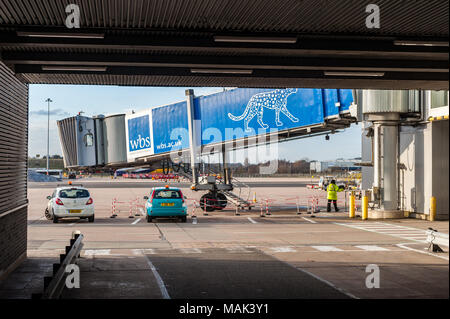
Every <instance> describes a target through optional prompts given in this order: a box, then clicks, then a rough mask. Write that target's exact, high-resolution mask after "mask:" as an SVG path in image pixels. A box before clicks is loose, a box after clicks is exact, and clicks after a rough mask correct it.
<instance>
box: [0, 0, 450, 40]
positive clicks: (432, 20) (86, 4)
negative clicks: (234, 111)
mask: <svg viewBox="0 0 450 319" xmlns="http://www.w3.org/2000/svg"><path fill="white" fill-rule="evenodd" d="M70 3H74V4H78V5H79V6H80V9H81V27H82V28H105V29H111V28H142V29H166V30H185V31H188V30H203V31H205V30H209V31H230V30H233V31H247V32H285V33H289V32H292V33H351V34H361V35H373V34H383V35H402V36H415V35H421V36H424V35H426V36H445V35H448V9H449V7H448V1H445V0H414V1H392V0H378V1H376V4H377V5H378V6H379V7H380V12H381V17H382V25H383V27H382V28H380V29H368V28H366V27H365V23H364V21H365V18H366V16H367V13H366V12H365V7H366V5H367V4H369V2H368V1H359V0H327V1H320V0H315V1H299V0H251V1H235V0H222V1H217V0H185V1H179V0H157V1H146V0H97V1H91V0H39V1H35V0H14V1H8V0H0V24H1V25H15V26H18V25H21V26H33V25H34V26H36V25H39V26H63V25H64V21H65V19H66V14H65V7H66V6H67V5H68V4H70Z"/></svg>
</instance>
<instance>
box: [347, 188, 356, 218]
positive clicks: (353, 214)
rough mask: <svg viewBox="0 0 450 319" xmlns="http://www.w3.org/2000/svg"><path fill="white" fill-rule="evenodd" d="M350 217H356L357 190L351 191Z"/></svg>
mask: <svg viewBox="0 0 450 319" xmlns="http://www.w3.org/2000/svg"><path fill="white" fill-rule="evenodd" d="M348 217H350V218H355V192H351V193H350V211H349V216H348Z"/></svg>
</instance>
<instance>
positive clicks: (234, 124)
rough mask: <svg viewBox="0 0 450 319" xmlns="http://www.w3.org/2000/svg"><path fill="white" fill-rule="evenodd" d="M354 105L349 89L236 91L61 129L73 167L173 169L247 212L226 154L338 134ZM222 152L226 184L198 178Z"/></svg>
mask: <svg viewBox="0 0 450 319" xmlns="http://www.w3.org/2000/svg"><path fill="white" fill-rule="evenodd" d="M353 101H354V100H353V91H352V90H348V89H342V90H341V89H305V88H286V89H249V88H237V89H232V90H227V91H224V92H220V93H215V94H211V95H206V96H199V97H196V96H195V95H194V91H193V90H187V91H186V100H184V101H180V102H177V103H173V104H169V105H164V106H157V107H152V108H148V109H144V110H140V111H136V112H132V113H129V114H118V115H113V116H107V117H104V116H96V117H95V118H87V117H82V116H76V117H73V118H69V119H64V120H61V121H58V127H59V133H60V139H61V145H62V149H63V153H64V158H65V163H66V166H67V167H69V168H71V169H80V168H87V169H98V168H106V169H111V168H119V167H130V166H136V167H152V168H160V167H162V168H163V170H167V169H169V168H172V169H173V170H174V171H175V172H178V174H181V175H185V176H186V177H187V178H189V179H190V180H191V182H192V187H191V188H192V189H193V190H196V191H208V194H206V195H205V196H206V197H205V198H204V199H205V201H206V199H207V200H209V201H211V202H213V201H217V200H220V201H225V200H226V198H228V199H229V200H231V201H232V202H235V204H236V205H238V206H241V207H250V204H249V201H248V199H245V198H243V197H241V196H238V195H236V194H234V193H231V192H232V191H233V189H234V187H235V185H237V184H239V187H240V188H245V187H246V186H245V185H241V183H239V182H238V181H236V180H235V179H233V177H232V174H231V171H230V169H229V168H227V163H228V162H229V161H228V159H227V154H228V153H229V152H230V151H232V150H237V149H242V148H248V147H251V146H260V145H265V144H271V143H278V142H281V141H287V140H292V139H299V138H306V137H311V136H317V135H325V134H332V133H336V132H338V131H339V130H340V129H344V128H347V127H349V126H350V124H351V123H354V122H356V121H357V119H356V117H355V114H356V107H357V106H356V104H354V102H353ZM218 153H221V154H222V163H223V170H222V172H221V175H222V176H223V178H222V179H221V180H220V181H217V180H216V179H214V180H212V179H211V178H210V179H203V180H199V174H198V167H199V163H200V162H201V157H202V155H205V154H218ZM112 159H114V160H112ZM68 164H70V165H68ZM224 197H226V198H224ZM215 206H220V205H215Z"/></svg>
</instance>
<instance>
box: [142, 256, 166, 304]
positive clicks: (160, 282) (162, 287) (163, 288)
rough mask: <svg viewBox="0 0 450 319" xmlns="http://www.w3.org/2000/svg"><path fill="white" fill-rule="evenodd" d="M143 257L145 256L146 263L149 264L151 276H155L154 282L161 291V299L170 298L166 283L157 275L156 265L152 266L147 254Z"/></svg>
mask: <svg viewBox="0 0 450 319" xmlns="http://www.w3.org/2000/svg"><path fill="white" fill-rule="evenodd" d="M145 257H146V258H147V263H148V265H149V266H150V269H151V271H152V273H153V276H155V279H156V283H157V284H158V287H159V290H160V291H161V295H162V297H163V299H170V296H169V292H168V291H167V288H166V285H165V284H164V281H163V280H162V278H161V276H160V275H159V273H158V271H157V270H156V267H155V266H153V264H152V262H151V261H150V259H148V257H147V256H145Z"/></svg>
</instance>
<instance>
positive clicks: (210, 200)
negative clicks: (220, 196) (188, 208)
mask: <svg viewBox="0 0 450 319" xmlns="http://www.w3.org/2000/svg"><path fill="white" fill-rule="evenodd" d="M205 202H206V203H205ZM216 202H217V201H216V199H215V198H214V197H213V196H212V194H205V195H203V196H202V197H200V208H201V209H202V210H203V211H207V212H212V211H214V210H215V206H216ZM205 204H206V207H205Z"/></svg>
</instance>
